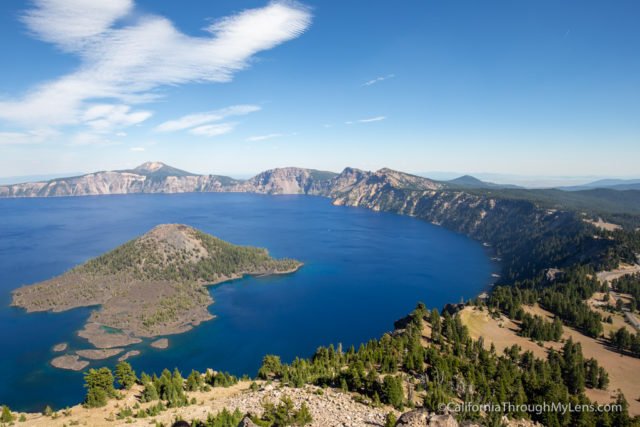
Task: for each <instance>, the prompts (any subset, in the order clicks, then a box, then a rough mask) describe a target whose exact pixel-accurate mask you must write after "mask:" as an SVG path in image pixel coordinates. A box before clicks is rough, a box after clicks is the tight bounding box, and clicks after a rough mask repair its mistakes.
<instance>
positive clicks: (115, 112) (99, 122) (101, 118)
mask: <svg viewBox="0 0 640 427" xmlns="http://www.w3.org/2000/svg"><path fill="white" fill-rule="evenodd" d="M151 115H152V113H151V112H150V111H131V107H130V106H128V105H112V104H97V105H93V106H91V107H89V108H88V109H87V110H86V111H85V112H84V114H83V116H82V120H83V122H84V123H85V124H86V125H87V126H89V127H90V128H92V129H93V130H95V131H98V132H105V131H108V130H110V129H112V128H117V127H123V126H131V125H135V124H138V123H142V122H143V121H145V120H147V119H148V118H149V117H151Z"/></svg>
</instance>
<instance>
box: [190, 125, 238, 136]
mask: <svg viewBox="0 0 640 427" xmlns="http://www.w3.org/2000/svg"><path fill="white" fill-rule="evenodd" d="M235 127H236V123H218V124H213V125H204V126H198V127H195V128H193V129H191V130H189V133H191V134H193V135H197V136H206V137H209V138H211V137H214V136H220V135H224V134H225V133H229V132H231V131H233V130H234V129H235Z"/></svg>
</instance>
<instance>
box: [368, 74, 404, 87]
mask: <svg viewBox="0 0 640 427" xmlns="http://www.w3.org/2000/svg"><path fill="white" fill-rule="evenodd" d="M395 76H396V75H395V74H388V75H386V76H380V77H376V78H375V79H371V80H369V81H366V82H364V83H363V84H362V86H371V85H374V84H376V83H380V82H383V81H385V80H388V79H392V78H394V77H395Z"/></svg>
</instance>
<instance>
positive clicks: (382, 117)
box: [344, 116, 387, 125]
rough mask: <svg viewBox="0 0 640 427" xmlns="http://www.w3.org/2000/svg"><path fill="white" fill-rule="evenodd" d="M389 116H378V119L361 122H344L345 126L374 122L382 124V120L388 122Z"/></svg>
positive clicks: (373, 118) (362, 120) (371, 118)
mask: <svg viewBox="0 0 640 427" xmlns="http://www.w3.org/2000/svg"><path fill="white" fill-rule="evenodd" d="M386 118H387V116H376V117H370V118H368V119H360V120H356V121H355V122H354V121H352V120H349V121H348V122H344V124H345V125H352V124H355V123H372V122H380V121H382V120H386Z"/></svg>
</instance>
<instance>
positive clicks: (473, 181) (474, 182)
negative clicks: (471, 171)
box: [445, 175, 523, 188]
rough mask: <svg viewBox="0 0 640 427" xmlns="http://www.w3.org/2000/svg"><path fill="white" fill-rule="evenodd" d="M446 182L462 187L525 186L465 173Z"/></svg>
mask: <svg viewBox="0 0 640 427" xmlns="http://www.w3.org/2000/svg"><path fill="white" fill-rule="evenodd" d="M445 182H446V183H447V184H449V185H451V186H454V187H462V188H523V187H520V186H518V185H512V184H495V183H493V182H486V181H482V180H479V179H478V178H476V177H474V176H471V175H463V176H461V177H458V178H455V179H451V180H449V181H445Z"/></svg>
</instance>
